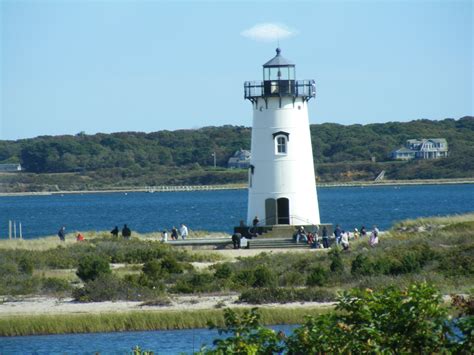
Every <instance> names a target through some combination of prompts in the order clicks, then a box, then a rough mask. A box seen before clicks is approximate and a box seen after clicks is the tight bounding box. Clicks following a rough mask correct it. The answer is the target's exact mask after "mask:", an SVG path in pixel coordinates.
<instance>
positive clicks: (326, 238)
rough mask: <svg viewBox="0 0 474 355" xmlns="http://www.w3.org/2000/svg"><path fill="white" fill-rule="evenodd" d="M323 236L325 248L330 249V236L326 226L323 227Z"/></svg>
mask: <svg viewBox="0 0 474 355" xmlns="http://www.w3.org/2000/svg"><path fill="white" fill-rule="evenodd" d="M322 235H323V247H324V248H325V249H327V248H329V236H328V229H327V228H326V226H324V227H323V232H322Z"/></svg>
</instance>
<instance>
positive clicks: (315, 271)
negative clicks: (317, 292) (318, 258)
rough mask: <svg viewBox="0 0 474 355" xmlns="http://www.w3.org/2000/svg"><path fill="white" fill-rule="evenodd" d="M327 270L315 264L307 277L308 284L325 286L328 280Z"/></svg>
mask: <svg viewBox="0 0 474 355" xmlns="http://www.w3.org/2000/svg"><path fill="white" fill-rule="evenodd" d="M327 278H328V276H327V272H326V270H324V269H323V268H322V267H320V266H314V267H313V268H312V269H311V270H310V272H309V274H308V276H307V277H306V285H307V286H324V285H325V284H326V281H327Z"/></svg>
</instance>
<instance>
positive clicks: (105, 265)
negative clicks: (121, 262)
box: [76, 255, 111, 282]
mask: <svg viewBox="0 0 474 355" xmlns="http://www.w3.org/2000/svg"><path fill="white" fill-rule="evenodd" d="M110 273H111V270H110V265H109V261H108V260H107V259H105V258H103V257H101V256H98V255H87V256H85V257H84V258H83V259H82V260H81V261H79V266H78V268H77V272H76V275H77V276H78V277H79V278H80V279H81V280H82V281H84V282H88V281H93V280H95V279H96V278H98V277H99V276H100V275H103V274H110Z"/></svg>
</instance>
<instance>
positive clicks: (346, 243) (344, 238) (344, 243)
mask: <svg viewBox="0 0 474 355" xmlns="http://www.w3.org/2000/svg"><path fill="white" fill-rule="evenodd" d="M341 244H342V247H343V248H344V250H347V249H349V232H343V233H342V237H341Z"/></svg>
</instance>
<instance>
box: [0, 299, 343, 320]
mask: <svg viewBox="0 0 474 355" xmlns="http://www.w3.org/2000/svg"><path fill="white" fill-rule="evenodd" d="M237 299H238V295H237V294H229V295H219V296H215V295H192V296H179V297H173V298H172V299H171V304H170V305H167V306H144V305H143V303H142V302H131V301H116V302H110V301H107V302H90V303H79V302H75V301H74V300H73V299H72V298H64V299H57V298H54V297H24V298H16V299H6V300H3V303H1V304H0V318H2V317H7V316H32V315H55V314H100V313H126V312H132V311H133V312H134V311H143V312H148V311H182V310H187V311H191V310H202V309H215V308H224V307H255V306H256V305H248V304H241V303H237ZM333 305H334V303H333V302H293V303H285V304H280V303H271V304H266V305H262V306H260V305H259V307H266V308H274V307H284V308H304V307H312V308H315V307H321V308H327V307H332V306H333Z"/></svg>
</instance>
